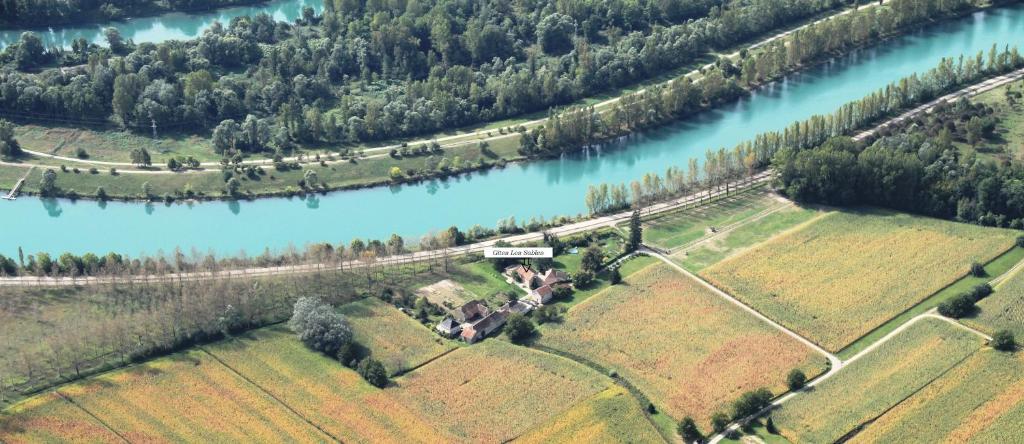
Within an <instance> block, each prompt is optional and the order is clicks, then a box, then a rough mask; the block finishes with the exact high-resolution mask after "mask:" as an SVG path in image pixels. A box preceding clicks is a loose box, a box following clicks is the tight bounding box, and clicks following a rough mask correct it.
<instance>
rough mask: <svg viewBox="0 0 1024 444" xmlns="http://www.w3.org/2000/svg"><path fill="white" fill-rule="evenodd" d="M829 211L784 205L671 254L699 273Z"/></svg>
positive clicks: (683, 265) (673, 258)
mask: <svg viewBox="0 0 1024 444" xmlns="http://www.w3.org/2000/svg"><path fill="white" fill-rule="evenodd" d="M825 214H828V213H826V212H824V211H819V210H814V209H811V208H804V207H798V206H796V205H788V206H784V207H781V208H778V209H777V210H774V211H772V212H771V213H768V214H763V215H760V216H758V217H755V218H753V219H749V220H744V221H741V222H739V223H737V224H735V225H734V227H732V228H730V229H729V230H728V231H724V232H720V233H718V234H716V235H714V236H713V237H708V238H706V239H704V240H700V241H698V242H695V243H693V244H691V245H688V246H686V247H683V248H681V249H679V250H677V251H675V252H674V253H673V254H672V256H671V258H672V260H673V261H674V262H675V263H677V264H679V266H681V267H683V268H685V269H687V270H690V271H691V272H694V273H697V272H699V271H701V270H703V269H705V268H707V267H710V266H711V265H714V264H717V263H719V262H721V261H722V260H724V259H725V258H727V257H731V256H733V255H737V254H739V253H741V252H743V251H746V250H747V249H749V248H751V247H753V246H755V245H757V244H759V243H761V242H764V241H766V240H768V239H771V238H772V237H774V236H776V235H778V234H779V233H782V232H783V231H786V230H790V229H795V228H796V227H798V226H799V225H800V224H803V223H807V222H809V221H811V220H813V219H814V218H816V217H821V216H823V215H825Z"/></svg>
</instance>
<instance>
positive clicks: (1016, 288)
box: [963, 270, 1024, 341]
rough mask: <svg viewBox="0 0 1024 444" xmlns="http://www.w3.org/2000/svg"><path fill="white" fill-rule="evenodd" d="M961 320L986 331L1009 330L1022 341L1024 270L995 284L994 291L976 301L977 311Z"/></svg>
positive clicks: (1023, 329) (1023, 336)
mask: <svg viewBox="0 0 1024 444" xmlns="http://www.w3.org/2000/svg"><path fill="white" fill-rule="evenodd" d="M963 322H964V323H966V324H967V325H970V326H972V327H975V328H977V329H980V330H983V331H986V332H988V333H993V332H996V331H998V330H1003V329H1006V330H1010V331H1012V332H1013V334H1014V336H1015V337H1016V338H1017V340H1018V341H1024V270H1019V271H1017V272H1016V273H1015V274H1014V275H1013V276H1011V277H1009V278H1007V279H1006V280H1005V281H1003V282H1002V283H1000V284H999V285H998V286H996V291H995V293H993V294H992V295H991V296H989V297H987V298H985V299H982V300H981V301H980V302H978V311H977V313H976V314H975V315H974V316H972V317H969V318H966V319H963Z"/></svg>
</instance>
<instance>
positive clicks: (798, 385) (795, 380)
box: [786, 368, 807, 391]
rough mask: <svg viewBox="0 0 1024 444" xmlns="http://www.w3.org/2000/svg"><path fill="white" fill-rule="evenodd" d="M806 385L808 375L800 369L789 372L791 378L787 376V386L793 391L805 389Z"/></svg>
mask: <svg viewBox="0 0 1024 444" xmlns="http://www.w3.org/2000/svg"><path fill="white" fill-rule="evenodd" d="M805 384H807V375H805V374H804V372H802V371H800V369H798V368H795V369H793V370H792V371H790V372H789V376H786V386H787V387H789V390H791V391H797V390H800V389H802V388H804V385H805Z"/></svg>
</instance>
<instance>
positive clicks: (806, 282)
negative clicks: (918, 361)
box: [702, 210, 1015, 351]
mask: <svg viewBox="0 0 1024 444" xmlns="http://www.w3.org/2000/svg"><path fill="white" fill-rule="evenodd" d="M1014 238H1015V234H1014V233H1013V232H1012V231H1009V230H1000V229H992V228H983V227H978V226H974V225H966V224H959V223H954V222H947V221H941V220H937V219H929V218H924V217H917V216H911V215H907V214H900V213H892V212H887V211H882V210H867V211H862V212H836V213H832V214H829V215H827V216H825V217H822V218H820V219H817V220H815V221H814V222H813V223H811V224H808V225H805V226H803V227H801V228H800V229H799V230H795V231H792V232H789V233H787V234H785V235H782V236H779V237H776V238H774V239H772V240H771V241H769V242H766V243H764V244H761V245H760V246H758V247H756V248H753V249H751V250H748V251H747V252H745V253H743V254H741V255H739V256H734V257H732V258H730V259H726V260H725V261H723V262H720V263H718V264H716V265H714V266H712V267H710V268H708V269H706V270H704V272H703V273H702V274H704V275H705V276H706V277H707V278H708V280H710V281H711V282H713V283H714V284H715V285H716V286H718V287H719V288H722V289H723V290H725V291H726V292H729V293H731V294H733V295H735V296H736V297H737V298H739V299H740V300H742V301H744V302H745V303H746V304H748V305H750V306H752V307H753V308H755V309H756V310H758V311H759V312H761V313H764V314H765V315H767V316H768V317H770V318H772V319H774V320H776V321H778V322H780V323H782V324H784V325H786V326H788V327H789V328H791V329H793V330H794V331H796V332H797V333H800V334H801V335H803V336H804V337H807V338H810V339H811V340H813V341H815V342H817V343H818V344H819V345H821V346H822V347H824V348H826V349H829V350H833V351H834V350H839V349H842V348H843V346H845V345H847V344H849V343H851V342H853V341H854V340H856V339H857V338H859V337H861V336H863V335H864V334H866V333H868V332H870V331H871V330H872V329H874V328H875V327H877V326H879V325H881V324H883V323H884V322H886V321H887V320H888V319H890V318H892V317H893V316H896V315H897V314H899V313H900V312H902V311H904V310H906V309H908V308H910V307H912V306H914V305H915V304H917V303H918V302H920V301H921V300H923V299H925V298H927V297H928V296H929V295H931V294H933V293H935V292H937V291H939V290H941V289H942V288H943V287H945V286H947V285H949V284H950V283H952V282H954V281H956V280H958V279H959V278H961V277H962V276H964V275H965V274H967V272H968V270H969V268H970V264H971V262H973V261H978V262H982V263H985V262H988V261H989V260H991V259H992V258H994V257H996V256H999V255H1000V254H1002V253H1003V252H1005V251H1006V250H1008V249H1009V248H1010V247H1012V246H1013V241H1014Z"/></svg>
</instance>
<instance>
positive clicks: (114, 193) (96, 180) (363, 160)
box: [0, 5, 975, 201]
mask: <svg viewBox="0 0 1024 444" xmlns="http://www.w3.org/2000/svg"><path fill="white" fill-rule="evenodd" d="M869 7H877V6H870V5H865V6H862V8H869ZM974 11H975V10H974V9H971V10H967V11H961V12H960V13H958V14H954V15H952V16H951V17H957V16H962V15H966V14H970V13H972V12H974ZM849 12H850V11H849V10H847V11H844V12H842V13H840V14H837V15H842V14H847V13H849ZM821 22H822V21H818V22H814V23H812V24H810V25H806V26H813V25H815V24H818V23H821ZM935 23H937V22H935V21H932V22H927V23H924V24H917V25H914V26H910V27H907V28H904V29H902V30H900V31H899V32H897V33H895V34H893V35H886V36H880V37H879V38H877V39H872V40H870V41H869V42H866V43H865V44H864V45H856V46H851V47H849V48H845V49H844V50H843V51H840V52H831V53H827V54H825V55H824V56H823V57H820V58H818V59H815V60H811V61H807V62H806V63H803V64H801V65H797V66H792V67H786V69H784V70H783V71H782V72H780V73H778V75H776V76H775V77H773V78H771V79H761V81H759V82H756V83H752V84H750V85H749V86H748V87H747V88H746V90H745V91H744V92H743V93H741V94H740V96H741V97H742V96H745V95H748V94H750V93H752V92H757V91H760V90H761V89H763V88H769V89H770V88H772V87H773V85H772V84H771V81H773V80H776V79H779V78H785V77H786V76H788V75H791V74H792V73H793V72H799V71H802V70H807V69H810V68H813V67H817V66H818V65H820V64H823V63H827V62H829V61H830V60H832V59H834V58H835V57H838V56H841V55H843V54H849V53H853V52H856V51H859V50H862V49H863V48H864V46H865V45H867V46H877V45H879V44H880V43H883V42H887V41H888V39H891V38H893V37H894V36H895V35H901V34H905V33H909V32H912V31H913V30H915V29H918V28H919V27H921V26H927V25H929V24H935ZM801 28H803V27H801ZM793 32H794V30H790V31H786V32H784V33H780V34H776V35H775V36H772V37H771V38H769V39H767V40H763V41H761V42H758V43H756V44H755V45H753V46H751V48H755V49H754V50H752V51H750V52H749V53H748V54H747V55H746V56H747V57H756V56H757V55H758V54H759V53H760V52H761V51H763V48H764V47H765V44H766V42H768V41H774V40H778V39H781V38H786V37H787V36H789V35H791V34H792V33H793ZM728 57H729V58H730V59H731V60H734V61H736V60H739V59H740V54H739V53H738V52H737V53H734V54H732V55H730V56H728ZM709 66H710V65H705V66H703V67H701V68H700V69H698V70H694V71H691V72H690V73H687V74H686V75H684V76H682V77H680V78H689V79H690V80H692V81H697V82H699V81H700V80H701V78H702V76H703V72H704V71H705V70H706V69H707V68H708V67H709ZM677 80H678V79H677ZM677 80H671V81H669V82H666V83H664V84H662V85H668V84H671V83H672V82H675V81H677ZM644 91H645V90H639V91H638V92H637V93H635V94H642V93H643V92H644ZM622 97H624V96H619V97H615V98H612V99H609V100H606V101H604V102H601V103H599V104H596V105H595V106H594V110H595V112H596V113H598V114H599V115H600V114H606V113H608V112H609V111H612V110H613V109H614V108H615V107H616V105H617V104H618V102H619V101H620V100H621V99H622ZM735 99H736V98H735V97H726V98H725V99H724V100H723V102H724V103H730V102H733V101H734V100H735ZM723 106H724V105H723ZM717 108H719V104H717V103H714V104H707V103H703V104H702V108H701V110H700V111H699V112H696V113H688V114H687V116H684V117H685V118H684V119H682V120H681V121H683V122H685V121H686V120H690V119H700V118H701V114H702V113H706V112H708V111H710V110H715V109H717ZM546 120H547V119H540V120H537V121H533V122H527V123H526V124H524V125H521V126H519V127H518V130H519V131H512V129H511V128H509V129H508V131H505V130H504V129H501V130H499V131H486V132H480V133H478V134H477V137H476V138H467V137H466V136H464V135H461V136H450V137H452V138H457V139H454V141H453V140H452V139H450V138H449V139H445V138H441V139H434V140H421V141H414V142H411V143H410V142H405V143H402V144H396V145H390V146H383V147H378V148H370V149H367V150H364V151H363V152H362V155H361V156H351V157H342V156H339V155H335V154H328V153H320V154H306V155H305V158H304V159H303V158H302V157H293V158H289V159H284V161H283V162H281V163H279V165H285V166H288V167H287V168H280V167H277V168H274V167H273V166H272V165H273V164H274V162H273V161H272V160H247V161H243V162H242V163H241V165H239V166H237V167H235V168H234V173H232V174H233V175H234V177H236V178H237V179H238V185H239V186H238V192H236V193H235V194H231V193H229V192H228V189H227V184H226V179H225V177H227V176H226V175H224V173H223V172H222V171H219V170H214V169H212V168H213V167H215V166H217V165H218V164H217V163H215V162H204V163H203V164H202V168H204V169H201V170H186V171H182V172H172V171H167V170H161V169H159V168H153V169H146V170H136V169H132V167H131V165H130V164H129V163H127V162H120V163H118V162H104V161H94V160H88V159H87V160H81V159H74V158H70V157H66V156H65V157H61V156H54V155H51V154H44V153H39V152H38V151H37V152H35V154H36V155H38V156H50V157H48V158H45V159H41V163H42V164H44V165H48V166H49V167H50V168H55V169H56V167H59V166H60V165H63V164H65V163H66V165H68V166H69V167H70V168H67V169H66V171H62V170H57V171H58V180H57V183H58V186H59V187H61V188H62V192H58V193H57V194H56V195H57V196H62V197H73V198H87V199H97V198H99V197H100V194H101V193H100V188H101V187H102V191H103V193H102V194H105V195H106V196H107V198H108V199H117V200H125V201H140V200H142V201H145V200H149V201H152V200H163V201H175V200H183V199H184V200H223V199H238V198H241V199H255V198H264V197H281V196H296V195H304V194H307V193H324V192H329V191H344V190H353V189H362V188H368V187H375V186H382V185H392V186H401V185H402V184H422V183H424V182H429V181H432V180H437V179H445V178H449V177H452V176H458V175H461V174H466V173H471V172H480V171H486V170H489V169H492V168H494V167H496V166H498V167H501V166H504V165H506V164H507V163H510V162H512V163H515V162H524V161H537V160H543V159H552V158H553V157H557V155H554V156H553V155H539V156H538V155H532V156H524V155H523V154H522V153H520V152H519V149H518V148H519V138H520V137H521V132H520V131H523V130H527V129H531V128H538V127H541V126H542V125H543V124H544V123H545V122H546ZM674 121H675V120H670V121H667V122H666V121H660V122H658V123H657V126H662V125H664V124H666V123H671V122H674ZM652 128H653V126H647V127H643V128H636V129H631V130H630V131H633V132H635V131H650V130H651V129H652ZM495 132H496V133H498V134H493V133H495ZM622 135H623V134H622V133H616V132H611V133H609V134H605V135H603V136H602V137H603V138H604V139H605V141H608V140H609V139H610V140H616V139H617V138H619V137H621V136H622ZM439 142H444V143H439ZM428 143H436V144H437V145H440V149H437V150H435V151H434V153H433V154H431V155H427V156H423V155H420V156H413V157H404V156H400V155H399V156H393V153H395V152H400V151H401V150H402V149H403V145H404V146H408V147H417V146H420V145H426V144H428ZM483 143H486V144H487V145H488V146H487V147H485V148H484V147H482V146H481V144H483ZM576 149H579V148H576ZM597 149H598V150H600V149H601V148H597ZM313 156H316V157H313ZM328 156H330V157H328ZM33 164H36V163H35V162H33ZM74 164H82V165H84V166H80V167H79V172H78V173H74V167H71V166H72V165H74ZM442 165H446V166H444V167H442ZM19 166H20V167H26V166H28V164H24V165H11V164H8V165H6V166H4V167H0V168H6V167H15V168H16V167H19ZM44 168H45V167H44ZM90 168H96V170H95V173H91V174H87V173H86V172H87V171H89V169H90ZM110 168H116V169H117V174H116V175H114V174H110ZM395 168H397V169H398V170H397V171H398V174H397V177H396V175H395V171H394V169H395ZM42 171H43V170H42V169H40V171H39V172H38V173H37V174H36V175H37V176H38V177H37V179H38V178H41V175H42ZM67 171H71V173H68V172H67ZM310 171H312V174H314V175H315V178H316V183H315V185H314V186H309V183H308V180H307V179H308V177H307V175H308V174H310V173H309V172H310ZM413 172H415V173H413ZM410 173H413V174H410ZM9 176H14V174H10V173H9V174H3V173H2V172H0V186H2V185H3V184H4V183H6V182H5V181H4V180H3V179H4V178H5V177H9ZM29 182H30V183H29V185H30V186H29V187H28V188H27V189H26V193H27V194H30V195H31V194H38V182H39V181H38V180H30V181H29ZM33 183H34V184H33ZM147 183H148V184H149V187H148V188H150V189H151V190H152V191H151V192H150V193H149V196H147V195H146V194H145V193H144V192H143V189H144V188H146V186H145V184H147ZM33 185H35V186H33ZM71 191H73V192H71Z"/></svg>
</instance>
